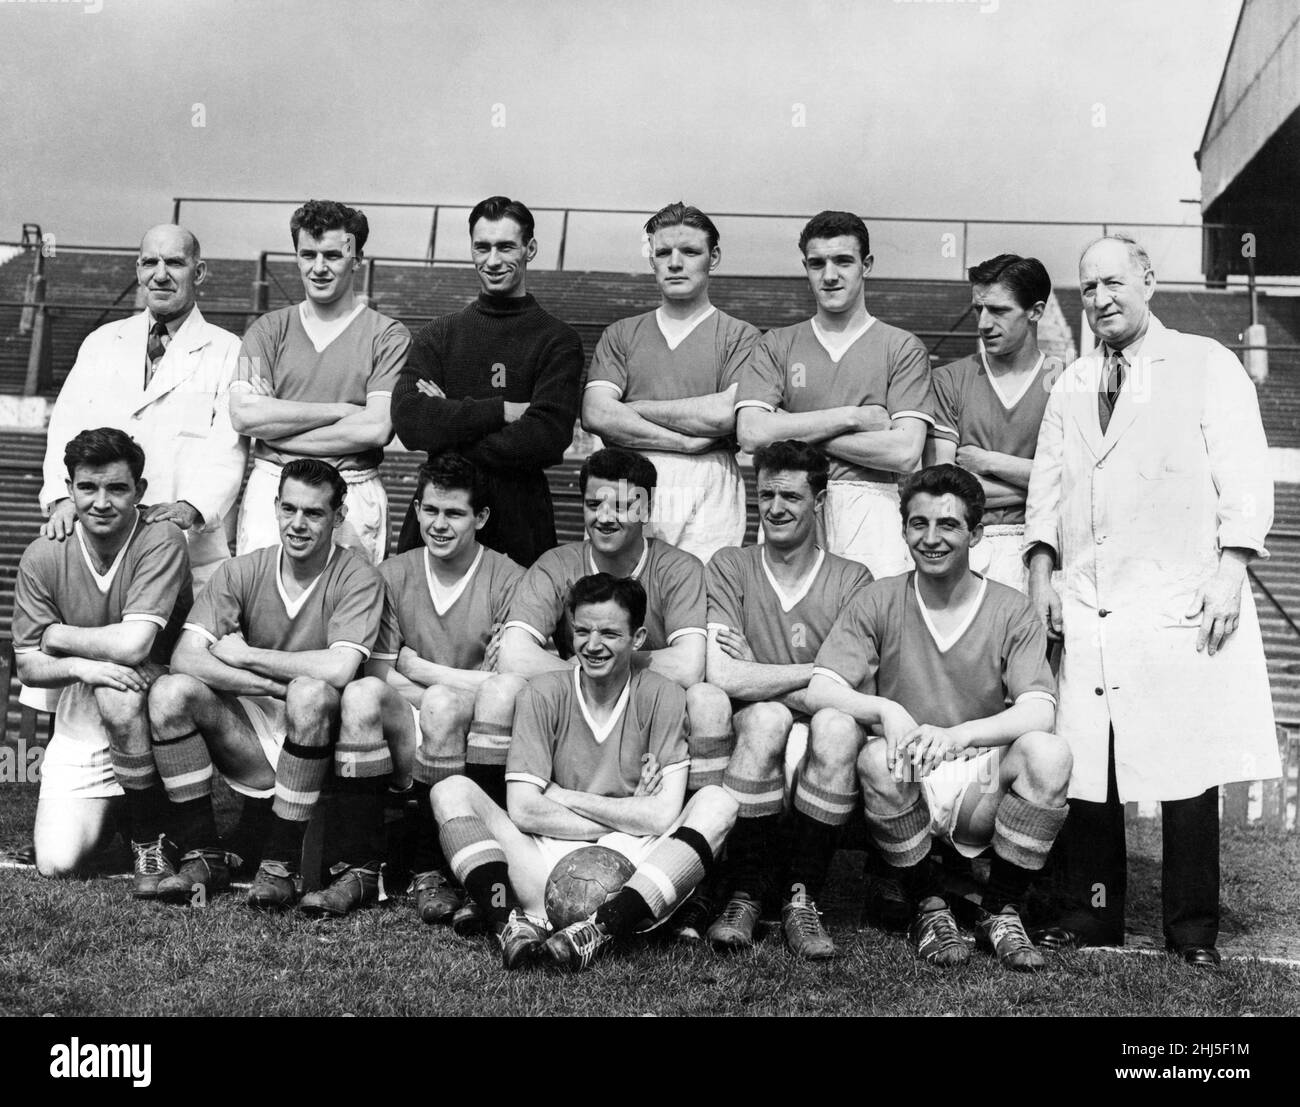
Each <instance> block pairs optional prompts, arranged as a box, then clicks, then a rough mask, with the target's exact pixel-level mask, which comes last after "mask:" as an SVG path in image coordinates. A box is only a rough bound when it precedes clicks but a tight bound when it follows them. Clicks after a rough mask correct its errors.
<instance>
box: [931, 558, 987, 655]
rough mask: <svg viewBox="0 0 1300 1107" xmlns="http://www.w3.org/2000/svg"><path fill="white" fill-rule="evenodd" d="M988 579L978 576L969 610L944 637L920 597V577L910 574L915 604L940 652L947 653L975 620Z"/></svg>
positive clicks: (982, 601) (982, 602) (981, 604)
mask: <svg viewBox="0 0 1300 1107" xmlns="http://www.w3.org/2000/svg"><path fill="white" fill-rule="evenodd" d="M988 584H989V582H988V580H987V578H985V577H980V586H979V591H978V592H976V593H975V598H974V599H973V600H972V601H971V605H970V610H969V611H967V612H966V617H965V618H964V619H962V621H961V623H960V624H958V626H957V628H956V629H955V630H954V631H953V632H952V634H950V635H948V636H947V637H946V638H945V637H944V636H943V635H942V634H940V633H939V629H938V627H936V626H935V625H934V620H933V619H931V618H930V609H929V608H928V607H926V606H925V600H923V599H922V598H921V579H920V575H919V574H918V573H915V572H914V573H913V574H912V588H913V590H914V591H915V592H916V606H917V607H919V608H920V609H921V618H922V619H923V620H924V621H925V629H926V630H928V631H929V632H930V637H931V638H933V639H934V644H935V645H936V646H937V647H938V649H939V652H940V653H947V652H948V651H949V650H950V649H952V648H953V646H955V645H956V644H957V643H958V641H959V640H960V639H961V636H962V635H963V634H965V633H966V632H967V631H968V630H969V629H970V625H971V623H973V622H974V621H975V616H976V615H978V614H979V610H980V607H981V606H983V604H984V594H985V593H986V592H987V591H988Z"/></svg>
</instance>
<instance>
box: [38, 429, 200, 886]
mask: <svg viewBox="0 0 1300 1107" xmlns="http://www.w3.org/2000/svg"><path fill="white" fill-rule="evenodd" d="M63 460H64V464H65V465H66V466H67V469H68V494H69V496H70V498H71V501H72V505H73V509H74V510H75V512H76V523H75V525H74V527H73V531H72V536H71V537H70V538H69V539H68V540H67V541H66V542H50V541H48V540H46V539H44V538H37V539H36V541H35V542H33V543H32V544H31V545H30V546H29V547H28V548H27V551H26V552H25V553H24V554H23V559H22V562H21V563H20V565H19V566H18V579H17V582H16V583H15V586H14V621H13V643H14V655H15V657H16V659H17V667H18V676H19V678H20V679H21V680H22V681H23V683H24V684H26V685H27V686H29V687H32V688H59V689H61V694H60V696H59V703H58V711H57V713H56V714H55V717H54V736H53V738H51V739H50V744H49V748H48V749H47V751H46V754H45V760H44V762H43V765H42V775H41V795H40V800H39V802H38V803H37V806H36V835H35V837H36V865H37V868H39V869H40V871H41V873H43V874H44V875H45V876H67V875H71V874H73V873H76V872H77V871H79V870H80V869H81V868H82V867H83V866H84V864H85V862H86V860H87V859H88V857H89V856H90V854H91V853H92V852H93V851H94V850H95V848H96V847H97V846H98V845H99V844H100V843H101V841H102V840H103V838H104V837H105V836H106V834H107V832H108V829H109V826H110V817H111V808H112V806H113V801H114V797H116V796H121V795H122V794H123V792H124V791H125V794H126V810H127V815H128V817H129V820H130V824H131V845H132V849H133V850H134V852H135V895H136V896H138V897H140V898H142V899H144V898H148V897H151V896H152V895H153V894H154V889H155V887H156V885H157V883H158V880H159V879H160V876H161V875H162V874H163V872H164V870H165V871H170V868H166V869H165V866H168V865H169V864H170V862H168V861H166V858H167V857H168V856H169V855H171V854H172V853H173V850H172V847H171V846H170V845H169V844H168V843H167V841H166V839H165V838H164V837H163V834H162V826H163V823H164V816H165V814H166V810H167V806H168V805H167V799H166V796H164V794H163V792H162V788H161V787H160V785H159V781H158V774H157V773H156V772H155V770H154V763H153V754H152V752H151V751H150V749H149V722H148V719H147V717H146V715H145V710H144V707H145V696H146V695H147V693H148V689H149V685H150V683H151V682H152V681H153V680H154V678H155V677H156V676H157V675H158V674H159V673H160V672H162V671H163V669H162V664H161V663H163V662H166V660H167V656H168V654H169V653H170V652H171V647H172V645H173V644H174V642H175V641H176V636H177V635H178V634H179V633H180V628H181V623H182V622H183V621H184V619H185V615H186V613H187V612H188V611H189V609H190V602H191V595H190V561H189V556H188V554H187V552H186V546H185V535H184V533H183V532H182V531H181V530H180V528H178V527H177V526H175V525H174V524H172V523H166V522H163V523H152V524H146V523H145V522H144V516H143V514H142V513H141V511H140V508H139V504H140V500H141V498H142V497H143V496H144V494H145V481H144V480H143V479H142V477H141V474H142V473H143V472H144V464H145V456H144V451H143V450H141V449H140V447H139V446H138V445H137V444H136V443H135V441H133V440H132V439H131V438H130V437H128V436H127V435H126V434H124V433H123V432H122V431H120V430H117V429H115V428H111V427H104V428H101V429H99V430H87V431H82V433H81V434H79V435H77V437H76V438H74V439H72V441H71V442H69V443H68V445H67V449H66V451H65V452H64V455H63Z"/></svg>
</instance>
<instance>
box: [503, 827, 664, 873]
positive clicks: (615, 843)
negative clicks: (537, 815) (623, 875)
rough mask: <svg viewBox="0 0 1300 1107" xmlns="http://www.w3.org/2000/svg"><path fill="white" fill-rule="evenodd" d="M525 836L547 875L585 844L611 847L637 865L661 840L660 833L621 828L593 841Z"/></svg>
mask: <svg viewBox="0 0 1300 1107" xmlns="http://www.w3.org/2000/svg"><path fill="white" fill-rule="evenodd" d="M526 837H527V838H529V839H530V840H531V841H532V843H533V844H534V845H535V846H536V847H537V853H538V855H539V856H540V858H541V860H542V863H543V864H544V865H545V866H546V873H547V876H549V875H550V874H551V873H552V872H553V871H554V870H555V866H556V865H558V864H559V863H560V862H561V861H563V860H564V859H565V858H566V857H568V856H569V854H571V853H573V852H574V851H575V850H580V849H586V848H587V846H604V847H605V848H606V849H612V850H613V851H614V852H615V853H621V854H622V855H623V856H624V857H626V858H627V859H628V860H629V861H631V862H632V864H633V865H639V864H641V862H642V861H643V860H645V857H646V855H647V854H648V853H649V852H650V851H651V850H652V849H654V847H655V846H657V845H658V844H659V842H660V841H661V840H662V836H661V835H656V834H651V835H648V836H646V837H644V838H642V837H638V836H637V835H635V834H624V833H623V831H621V830H611V831H610V832H609V833H608V834H604V835H602V836H601V837H599V838H597V839H596V840H595V841H594V842H575V841H572V840H571V839H568V838H548V837H546V836H545V835H544V834H528V835H526Z"/></svg>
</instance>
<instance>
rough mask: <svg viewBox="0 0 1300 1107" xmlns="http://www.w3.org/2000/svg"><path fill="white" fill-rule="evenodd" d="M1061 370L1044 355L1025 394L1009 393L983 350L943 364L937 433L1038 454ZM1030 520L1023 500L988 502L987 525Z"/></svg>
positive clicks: (937, 381)
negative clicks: (997, 380) (999, 384)
mask: <svg viewBox="0 0 1300 1107" xmlns="http://www.w3.org/2000/svg"><path fill="white" fill-rule="evenodd" d="M1056 376H1057V374H1053V373H1050V372H1048V371H1047V370H1046V369H1045V368H1044V362H1043V360H1041V359H1040V361H1039V364H1038V367H1037V368H1036V369H1035V370H1034V373H1033V375H1032V376H1030V377H1029V378H1028V379H1027V380H1026V381H1025V382H1024V383H1023V385H1022V387H1021V389H1020V392H1019V395H1014V396H1004V395H1003V394H1002V392H1001V391H999V389H998V387H997V386H996V385H995V384H994V383H993V380H992V378H991V377H990V376H989V371H988V366H987V365H986V364H985V362H984V359H983V357H981V356H980V354H978V353H975V354H972V355H971V356H970V357H964V358H962V359H961V360H960V361H952V362H949V363H948V364H947V365H941V366H939V368H937V369H936V370H935V371H934V428H933V430H932V431H931V433H932V434H933V435H934V437H935V438H942V439H946V440H947V441H949V442H953V443H955V444H957V445H959V446H978V447H979V448H980V449H982V450H996V451H997V452H998V453H1002V454H1011V455H1012V456H1013V457H1025V458H1032V457H1033V456H1034V452H1035V450H1036V449H1037V448H1038V429H1039V427H1040V426H1041V425H1042V422H1043V412H1044V411H1045V410H1046V409H1047V397H1048V396H1049V395H1050V394H1051V391H1052V384H1053V383H1054V382H1055V379H1056ZM1024 521H1025V505H1024V502H1023V501H1022V502H1021V503H1018V504H1014V505H1009V506H1007V507H991V508H988V509H987V510H986V511H985V512H984V519H983V522H984V525H985V526H992V525H994V524H999V525H1001V524H1006V525H1010V524H1018V523H1023V522H1024Z"/></svg>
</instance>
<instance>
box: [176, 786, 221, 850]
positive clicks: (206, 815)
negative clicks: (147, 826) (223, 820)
mask: <svg viewBox="0 0 1300 1107" xmlns="http://www.w3.org/2000/svg"><path fill="white" fill-rule="evenodd" d="M170 822H171V827H172V830H173V832H174V833H173V835H172V837H173V838H174V840H175V842H176V845H177V846H178V847H179V848H180V850H181V852H182V853H186V852H188V851H189V850H192V849H215V848H216V847H217V844H218V841H219V839H218V837H217V821H216V817H215V816H214V815H213V813H212V797H211V796H199V797H198V799H192V800H182V801H181V802H180V803H173V804H172V814H171V819H170Z"/></svg>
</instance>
